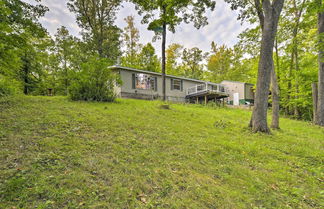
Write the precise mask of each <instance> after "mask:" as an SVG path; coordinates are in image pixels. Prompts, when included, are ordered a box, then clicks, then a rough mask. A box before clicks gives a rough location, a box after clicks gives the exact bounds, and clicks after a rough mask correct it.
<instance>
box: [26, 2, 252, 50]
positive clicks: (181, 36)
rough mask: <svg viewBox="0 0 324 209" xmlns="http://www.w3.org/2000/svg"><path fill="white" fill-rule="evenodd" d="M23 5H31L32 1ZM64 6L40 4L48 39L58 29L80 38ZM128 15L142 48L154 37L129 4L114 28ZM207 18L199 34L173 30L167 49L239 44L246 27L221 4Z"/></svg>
mask: <svg viewBox="0 0 324 209" xmlns="http://www.w3.org/2000/svg"><path fill="white" fill-rule="evenodd" d="M25 1H26V2H33V1H34V0H25ZM66 3H67V0H42V4H44V5H46V6H47V7H48V8H49V9H50V11H49V12H47V13H46V15H45V16H44V17H42V18H41V20H40V22H41V23H42V25H43V26H44V27H45V28H46V29H47V30H48V32H49V33H50V34H51V35H54V34H55V33H56V30H57V28H59V27H61V26H62V25H63V26H66V27H67V28H68V29H69V31H70V33H71V34H72V35H75V36H79V33H80V31H81V29H80V28H79V27H78V25H77V23H76V20H75V15H74V14H73V13H71V12H70V11H69V9H68V8H67V5H66ZM129 15H133V16H135V23H136V27H137V28H138V29H139V31H140V42H141V43H142V44H146V43H148V42H152V38H153V36H154V33H153V32H151V31H148V30H147V25H142V24H141V19H142V18H141V16H139V15H138V14H137V12H136V10H135V6H134V5H133V4H132V3H129V2H128V3H123V5H122V8H120V10H119V12H118V13H117V19H116V25H117V26H118V27H120V28H122V29H123V28H124V27H125V26H126V23H125V21H124V18H126V17H127V16H129ZM206 15H207V17H208V21H209V24H208V25H207V26H205V27H204V28H201V29H200V30H197V29H195V28H194V27H193V25H192V24H181V25H179V26H178V27H177V28H176V33H174V34H173V33H171V32H168V34H167V45H170V44H172V43H179V44H181V45H183V46H184V47H185V48H193V47H198V48H200V49H202V50H203V51H205V52H208V51H210V45H211V42H212V41H215V43H216V44H218V45H222V44H226V45H227V46H233V45H234V44H235V43H237V41H238V38H237V36H238V35H239V34H240V32H242V31H243V30H244V29H245V28H246V27H247V26H246V25H241V23H240V21H238V20H237V13H236V12H234V11H232V10H231V9H230V7H229V5H228V4H226V3H225V2H223V1H217V5H216V9H215V11H213V12H211V11H209V12H207V14H206ZM153 46H154V47H155V49H156V51H157V53H158V54H160V53H161V41H160V40H157V41H156V42H153Z"/></svg>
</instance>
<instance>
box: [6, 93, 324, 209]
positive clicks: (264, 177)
mask: <svg viewBox="0 0 324 209" xmlns="http://www.w3.org/2000/svg"><path fill="white" fill-rule="evenodd" d="M161 104H162V103H161V102H158V101H154V102H150V101H139V100H118V101H117V102H116V103H86V102H71V101H68V99H66V98H64V97H53V98H50V97H19V98H12V99H9V100H4V99H2V100H1V101H0V208H15V207H16V208H321V207H323V206H324V205H323V195H324V191H323V181H324V179H323V167H322V166H323V159H324V158H323V157H324V156H323V141H324V129H323V128H319V127H316V126H313V125H311V124H310V123H307V122H301V121H293V120H289V119H282V120H281V127H282V130H280V131H273V132H272V135H263V134H251V132H250V131H249V129H247V128H246V126H247V121H248V120H249V118H250V114H251V112H249V111H245V110H237V109H227V108H211V107H203V106H197V105H181V104H171V109H170V110H167V109H162V108H160V105H161Z"/></svg>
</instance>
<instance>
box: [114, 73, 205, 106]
mask: <svg viewBox="0 0 324 209" xmlns="http://www.w3.org/2000/svg"><path fill="white" fill-rule="evenodd" d="M118 72H119V74H120V78H121V81H122V85H121V87H120V91H119V92H118V94H117V95H118V96H119V97H124V98H138V99H162V76H161V75H155V74H154V73H152V74H151V73H150V72H146V73H145V74H149V75H152V76H155V77H156V78H157V89H156V91H154V90H145V89H134V88H133V74H136V73H138V72H133V71H129V70H124V69H119V71H118ZM171 79H179V80H181V81H182V91H181V90H171ZM202 83H204V82H195V81H189V80H185V79H180V78H172V77H166V97H167V100H169V101H174V102H185V101H186V89H187V88H190V87H192V86H195V85H197V84H202ZM116 93H117V92H116Z"/></svg>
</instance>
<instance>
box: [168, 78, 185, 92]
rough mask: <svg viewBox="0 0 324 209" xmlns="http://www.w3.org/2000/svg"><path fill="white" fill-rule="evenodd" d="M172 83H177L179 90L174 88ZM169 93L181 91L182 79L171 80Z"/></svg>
mask: <svg viewBox="0 0 324 209" xmlns="http://www.w3.org/2000/svg"><path fill="white" fill-rule="evenodd" d="M174 81H179V85H176V86H179V89H178V88H174V86H175V85H174ZM171 91H183V80H182V79H173V78H172V79H171Z"/></svg>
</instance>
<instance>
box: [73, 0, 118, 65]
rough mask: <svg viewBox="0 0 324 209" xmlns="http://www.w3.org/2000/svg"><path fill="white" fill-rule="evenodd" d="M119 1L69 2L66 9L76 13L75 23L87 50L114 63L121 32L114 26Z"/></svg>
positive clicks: (84, 0)
mask: <svg viewBox="0 0 324 209" xmlns="http://www.w3.org/2000/svg"><path fill="white" fill-rule="evenodd" d="M120 3H121V0H103V1H98V0H69V2H68V7H69V9H70V11H71V12H74V13H76V18H77V23H78V25H79V26H80V27H81V28H82V29H83V33H82V35H83V39H84V40H85V41H86V42H88V44H89V49H90V50H95V51H97V53H98V55H99V56H100V57H102V58H108V59H109V60H112V61H115V60H117V58H118V57H119V55H120V40H119V39H120V33H121V30H120V29H119V28H118V27H117V26H115V25H114V20H115V16H116V12H117V10H118V8H119V5H120Z"/></svg>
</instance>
